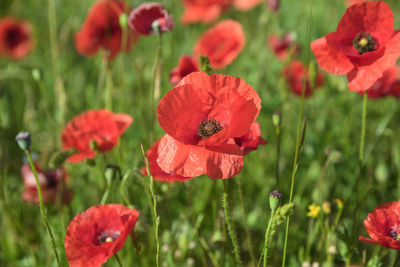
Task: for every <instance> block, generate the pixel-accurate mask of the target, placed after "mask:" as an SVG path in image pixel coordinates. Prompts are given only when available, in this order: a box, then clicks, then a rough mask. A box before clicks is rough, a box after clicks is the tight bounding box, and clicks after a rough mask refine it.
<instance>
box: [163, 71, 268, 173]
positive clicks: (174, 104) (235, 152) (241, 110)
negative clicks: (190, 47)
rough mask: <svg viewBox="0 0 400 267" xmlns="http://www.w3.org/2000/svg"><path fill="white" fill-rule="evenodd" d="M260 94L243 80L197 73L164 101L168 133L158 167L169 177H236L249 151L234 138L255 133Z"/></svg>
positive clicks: (181, 83) (165, 127) (191, 75)
mask: <svg viewBox="0 0 400 267" xmlns="http://www.w3.org/2000/svg"><path fill="white" fill-rule="evenodd" d="M260 103H261V100H260V97H259V96H258V94H257V92H256V91H255V90H254V89H253V88H252V87H251V86H250V85H248V84H246V83H245V82H244V81H243V80H242V79H240V78H236V77H232V76H228V75H222V74H212V75H207V74H206V73H204V72H193V73H191V74H189V75H187V76H186V77H185V78H183V79H182V80H181V82H180V83H179V84H178V85H177V86H175V87H174V88H173V89H172V90H170V91H169V92H168V93H167V94H166V95H165V96H164V97H163V98H162V99H161V101H160V103H159V105H158V108H157V117H158V122H159V124H160V126H161V128H163V129H164V131H165V132H166V133H167V135H165V136H164V137H162V138H161V140H160V143H159V147H158V159H157V163H158V165H159V166H160V168H161V169H162V170H163V171H164V172H166V173H169V174H177V175H181V176H186V177H195V176H199V175H202V174H206V175H208V176H209V177H210V178H222V179H226V178H231V177H233V176H234V175H236V174H238V173H239V172H240V171H241V169H242V167H243V161H244V157H243V155H244V152H243V151H242V150H241V149H240V146H239V145H237V144H236V142H235V139H234V138H238V137H242V136H243V135H246V134H248V133H249V131H250V127H251V125H252V123H253V122H254V121H255V119H256V117H257V116H258V113H259V112H260V109H261V104H260Z"/></svg>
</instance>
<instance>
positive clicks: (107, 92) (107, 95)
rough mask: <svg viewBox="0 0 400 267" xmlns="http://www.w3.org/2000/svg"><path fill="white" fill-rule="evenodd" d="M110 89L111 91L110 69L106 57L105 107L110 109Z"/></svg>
mask: <svg viewBox="0 0 400 267" xmlns="http://www.w3.org/2000/svg"><path fill="white" fill-rule="evenodd" d="M112 91H113V81H112V70H111V64H110V61H109V60H107V59H106V90H105V93H104V99H105V105H106V109H108V110H112Z"/></svg>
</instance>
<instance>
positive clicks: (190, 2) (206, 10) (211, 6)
mask: <svg viewBox="0 0 400 267" xmlns="http://www.w3.org/2000/svg"><path fill="white" fill-rule="evenodd" d="M232 1H233V0H183V5H184V8H185V11H184V13H183V15H182V18H181V19H182V22H183V23H184V24H189V23H194V22H203V23H211V22H213V21H215V20H217V19H218V18H219V16H220V15H221V14H222V12H224V11H225V10H226V9H227V8H228V7H229V6H230V5H231V4H232Z"/></svg>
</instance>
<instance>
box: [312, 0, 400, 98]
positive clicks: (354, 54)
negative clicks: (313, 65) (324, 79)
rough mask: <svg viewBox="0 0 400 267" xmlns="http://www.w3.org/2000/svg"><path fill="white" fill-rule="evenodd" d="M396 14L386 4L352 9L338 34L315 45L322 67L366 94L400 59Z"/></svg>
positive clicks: (324, 38)
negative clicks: (395, 28)
mask: <svg viewBox="0 0 400 267" xmlns="http://www.w3.org/2000/svg"><path fill="white" fill-rule="evenodd" d="M393 23H394V18H393V13H392V11H391V10H390V7H389V6H388V5H387V4H386V3H385V2H383V1H368V2H363V3H359V4H354V5H352V6H350V7H349V8H348V9H347V10H346V12H345V14H344V16H343V17H342V19H341V20H340V22H339V24H338V27H337V30H336V32H332V33H329V34H327V35H326V36H325V37H323V38H320V39H318V40H315V41H313V42H312V43H311V50H312V51H313V52H314V55H315V57H316V59H317V61H318V63H319V65H320V66H321V67H322V68H323V69H324V70H325V71H327V72H329V73H332V74H336V75H343V74H347V78H348V80H349V84H348V86H349V89H350V90H352V91H365V90H367V89H368V88H370V87H371V86H372V85H373V84H374V83H375V82H376V80H378V79H379V78H380V77H382V75H383V72H384V71H385V70H387V69H388V68H390V67H391V66H393V65H395V63H396V61H397V58H398V57H399V56H400V32H399V31H393Z"/></svg>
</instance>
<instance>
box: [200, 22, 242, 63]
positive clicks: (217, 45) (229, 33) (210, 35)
mask: <svg viewBox="0 0 400 267" xmlns="http://www.w3.org/2000/svg"><path fill="white" fill-rule="evenodd" d="M244 44H245V36H244V33H243V29H242V25H241V24H240V23H239V22H236V21H234V20H230V19H228V20H224V21H221V22H220V23H218V24H217V25H215V26H213V27H212V28H210V29H208V30H207V31H206V32H205V33H204V34H203V35H202V36H201V37H200V39H199V40H198V41H197V43H196V45H195V47H194V56H195V58H199V57H200V55H203V56H207V57H208V59H209V60H210V64H211V67H213V68H214V69H219V68H223V67H225V66H227V65H229V64H230V63H231V62H232V61H233V60H234V59H235V58H236V57H237V56H238V55H239V53H240V52H241V51H242V49H243V47H244Z"/></svg>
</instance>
